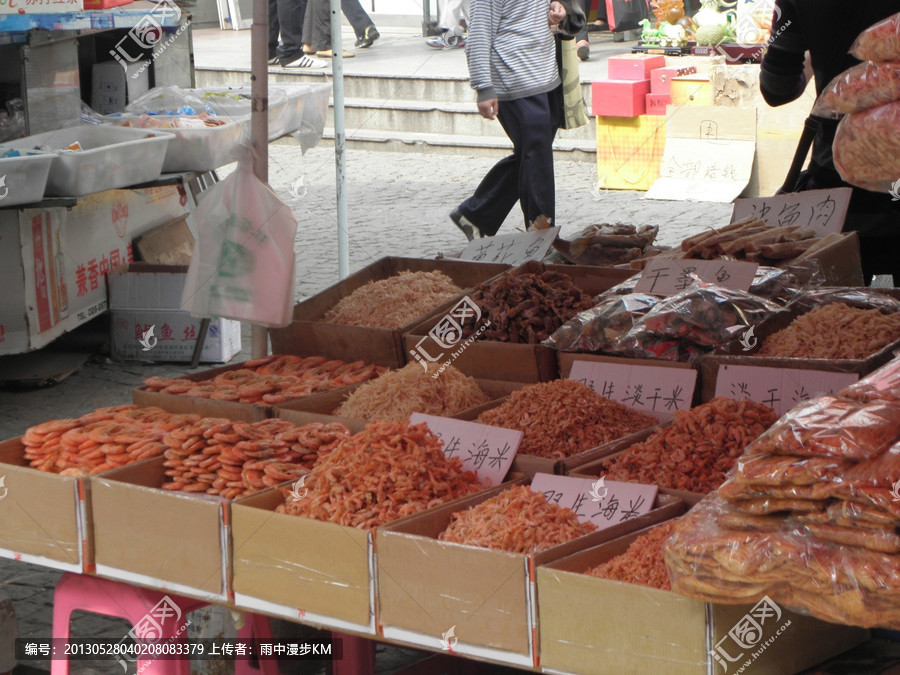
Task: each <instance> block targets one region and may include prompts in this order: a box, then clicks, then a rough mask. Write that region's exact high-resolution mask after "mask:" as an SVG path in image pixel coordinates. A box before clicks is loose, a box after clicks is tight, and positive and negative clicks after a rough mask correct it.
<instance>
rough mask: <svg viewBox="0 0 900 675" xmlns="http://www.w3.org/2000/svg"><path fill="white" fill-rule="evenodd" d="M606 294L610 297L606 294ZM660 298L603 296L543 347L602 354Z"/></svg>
mask: <svg viewBox="0 0 900 675" xmlns="http://www.w3.org/2000/svg"><path fill="white" fill-rule="evenodd" d="M604 295H606V294H604ZM659 301H660V298H659V297H658V296H656V295H650V294H648V293H629V294H627V295H612V296H609V297H603V296H601V300H600V302H599V303H598V304H597V305H596V306H594V307H592V308H591V309H588V310H585V311H583V312H579V313H578V314H577V315H576V316H575V317H573V318H571V319H569V320H568V321H567V322H566V323H565V324H564V325H563V326H561V327H560V328H559V329H557V330H556V332H555V333H553V335H551V336H550V337H549V338H547V339H546V340H544V342H543V344H544V345H546V346H547V347H552V348H553V349H558V350H560V351H564V352H599V351H603V350H607V349H611V348H613V347H615V345H616V344H617V343H618V340H619V338H620V337H621V336H622V335H624V334H625V333H627V332H628V331H630V330H631V329H632V328H633V327H634V322H635V321H637V320H638V319H640V317H642V316H644V315H645V314H646V313H647V312H649V311H650V310H651V309H653V307H655V306H656V303H658V302H659Z"/></svg>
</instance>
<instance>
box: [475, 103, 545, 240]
mask: <svg viewBox="0 0 900 675" xmlns="http://www.w3.org/2000/svg"><path fill="white" fill-rule="evenodd" d="M558 96H559V88H557V89H556V90H555V91H552V92H548V93H546V94H538V95H536V96H528V97H525V98H517V99H514V100H512V101H500V106H499V107H500V111H499V113H498V115H497V117H498V119H499V120H500V124H501V125H502V126H503V130H504V131H505V132H506V135H507V136H509V139H510V140H511V141H512V143H513V154H511V155H510V156H509V157H504V158H503V159H501V160H500V161H499V162H497V163H496V164H495V165H494V166H493V168H492V169H491V170H490V171H488V173H487V175H486V176H485V177H484V178H483V179H482V180H481V183H480V184H479V185H478V188H476V190H475V194H474V195H472V196H471V197H469V198H468V199H467V200H465V201H464V202H463V203H462V204H460V205H459V210H460V212H461V213H462V214H463V215H464V216H465V217H466V218H468V219H469V220H470V221H471V222H472V223H474V224H475V225H476V226H477V227H478V229H480V230H481V232H482V234H484V235H485V236H491V237H492V236H494V235H495V234H497V231H498V230H499V229H500V226H501V225H503V221H504V220H506V216H508V215H509V212H510V211H511V210H512V208H513V206H515V204H516V201H518V202H519V205H520V206H521V207H522V213H523V214H524V216H525V227H526V228H529V229H530V226H531V223H533V222H534V221H535V219H536V218H537V217H538V216H540V215H544V216H546V217H547V218H548V219H549V220H550V223H551V224H552V225H555V224H556V223H555V221H554V219H555V214H556V188H555V185H554V180H553V139H554V137H555V136H556V130H557V129H558V128H559V124H560V110H561V107H560V106H561V102H560V101H559V100H558Z"/></svg>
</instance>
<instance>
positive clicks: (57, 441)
mask: <svg viewBox="0 0 900 675" xmlns="http://www.w3.org/2000/svg"><path fill="white" fill-rule="evenodd" d="M198 419H199V417H198V416H197V415H175V414H172V413H168V412H165V411H164V410H160V409H159V408H138V407H137V406H135V405H119V406H111V407H108V408H100V409H99V410H95V411H93V412H90V413H87V414H85V415H82V416H81V417H79V418H78V419H64V420H51V421H49V422H44V423H42V424H38V425H35V426H33V427H31V428H30V429H28V430H27V431H26V432H25V434H24V436H23V437H22V443H23V444H24V445H25V459H26V460H28V463H29V465H30V466H31V467H33V468H35V469H40V470H41V471H49V472H53V473H59V474H63V475H66V476H90V475H95V474H98V473H102V472H104V471H109V470H110V469H114V468H116V467H119V466H123V465H125V464H129V463H131V462H136V461H137V460H140V459H146V458H148V457H155V456H157V455H161V454H162V453H163V451H164V450H165V449H166V448H165V445H163V443H162V439H163V436H165V434H166V432H167V431H169V430H171V429H176V428H179V427H181V426H183V425H185V424H189V423H191V422H194V421H195V420H198Z"/></svg>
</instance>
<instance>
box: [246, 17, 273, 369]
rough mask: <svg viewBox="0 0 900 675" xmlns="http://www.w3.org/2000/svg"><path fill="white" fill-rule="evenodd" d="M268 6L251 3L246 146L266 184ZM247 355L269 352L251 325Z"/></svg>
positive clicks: (260, 332)
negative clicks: (248, 141)
mask: <svg viewBox="0 0 900 675" xmlns="http://www.w3.org/2000/svg"><path fill="white" fill-rule="evenodd" d="M268 50H269V3H268V0H253V25H252V26H251V27H250V95H251V98H252V100H253V107H252V109H251V114H250V143H251V145H252V146H253V173H254V174H256V177H257V178H259V179H260V180H261V181H263V182H264V183H268V182H269V67H268V63H267V61H268V56H269V51H268ZM250 343H251V344H250V353H251V355H252V356H253V358H255V359H258V358H261V357H263V356H266V354H267V353H268V351H269V335H268V331H267V330H266V329H265V328H264V327H262V326H256V325H254V326H253V327H252V329H251V338H250Z"/></svg>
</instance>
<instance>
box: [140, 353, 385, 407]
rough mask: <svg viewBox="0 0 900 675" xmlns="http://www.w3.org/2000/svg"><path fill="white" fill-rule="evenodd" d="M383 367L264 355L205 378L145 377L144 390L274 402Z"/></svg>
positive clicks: (377, 371) (357, 379) (362, 376)
mask: <svg viewBox="0 0 900 675" xmlns="http://www.w3.org/2000/svg"><path fill="white" fill-rule="evenodd" d="M386 371H387V368H385V367H383V366H376V365H374V364H371V363H366V362H365V361H354V362H352V363H347V362H344V361H339V360H337V359H333V360H330V361H329V360H328V359H326V358H325V357H324V356H289V355H288V356H278V355H276V356H268V357H265V358H262V359H254V360H252V361H247V362H246V363H244V364H243V367H241V368H237V369H235V370H228V371H226V372H224V373H219V374H218V375H216V376H215V377H213V378H211V379H209V380H197V381H195V380H188V379H185V378H173V379H170V378H165V377H149V378H147V379H146V380H144V386H145V387H146V389H147V391H160V392H163V393H165V394H175V395H178V396H194V397H197V398H209V399H213V400H217V401H238V402H239V403H259V404H264V405H275V404H278V403H284V402H285V401H288V400H290V399H294V398H302V397H303V396H309V395H310V394H315V393H317V392H320V391H328V390H330V389H337V388H339V387H346V386H349V385H353V384H359V383H360V382H365V381H366V380H371V379H373V378H375V377H378V376H379V375H381V374H382V373H384V372H386Z"/></svg>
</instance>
